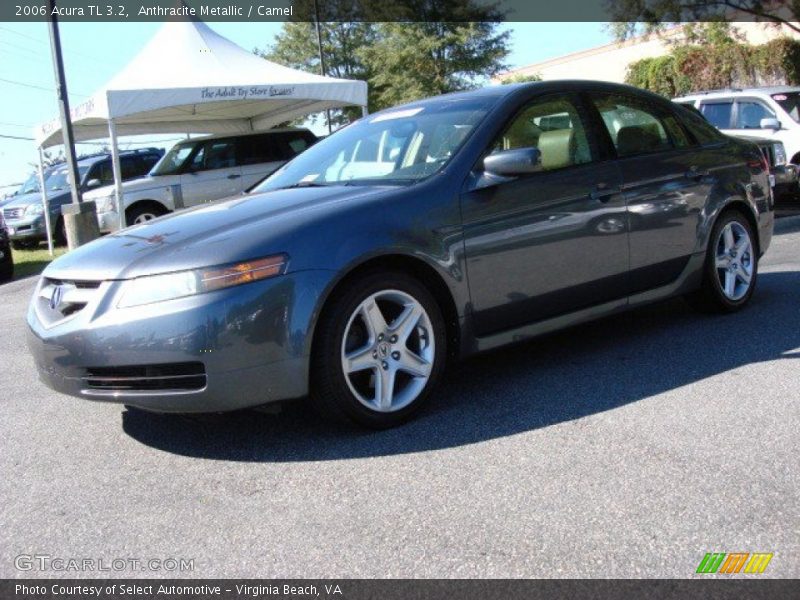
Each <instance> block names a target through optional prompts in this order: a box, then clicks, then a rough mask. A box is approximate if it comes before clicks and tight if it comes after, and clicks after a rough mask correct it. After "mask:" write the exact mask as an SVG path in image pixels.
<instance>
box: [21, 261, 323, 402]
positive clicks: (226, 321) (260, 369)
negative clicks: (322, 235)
mask: <svg viewBox="0 0 800 600" xmlns="http://www.w3.org/2000/svg"><path fill="white" fill-rule="evenodd" d="M326 280H327V272H324V271H303V272H300V273H290V274H287V275H283V276H280V277H276V278H274V279H269V280H265V281H260V282H255V283H250V284H245V285H241V286H238V287H234V288H229V289H225V290H219V291H216V292H210V293H207V294H199V295H197V296H192V297H189V298H183V299H177V300H170V301H167V302H159V303H154V304H150V305H146V306H139V307H136V308H130V309H118V308H115V306H116V304H117V301H118V293H119V288H120V285H121V282H118V281H112V282H104V283H102V284H101V285H100V288H98V290H97V294H96V297H95V298H94V299H93V300H91V301H89V302H88V303H87V305H86V306H85V308H83V309H82V310H80V311H78V312H76V313H75V314H73V315H71V316H68V317H66V318H64V319H63V320H61V321H56V322H48V319H47V318H42V311H43V310H44V309H42V308H41V307H40V305H39V304H37V302H38V294H39V290H40V289H41V287H42V282H40V285H39V286H37V291H36V293H35V294H34V299H33V300H32V302H31V305H30V307H29V309H28V317H27V318H28V326H29V329H28V346H29V348H30V351H31V353H32V355H33V357H34V361H35V363H36V367H37V370H38V372H39V376H40V379H41V380H42V381H43V382H44V383H45V384H46V385H47V386H49V387H51V388H52V389H54V390H56V391H59V392H62V393H65V394H69V395H72V396H76V397H79V398H84V399H87V400H98V401H105V402H117V403H124V404H128V405H132V406H136V407H139V408H143V409H146V410H152V411H158V412H219V411H228V410H235V409H239V408H246V407H251V406H258V405H261V404H265V403H268V402H273V401H279V400H287V399H291V398H297V397H301V396H304V395H305V394H307V393H308V370H309V353H310V338H311V333H310V332H311V329H312V323H313V318H314V315H315V310H316V303H317V299H318V297H319V294H320V291H321V290H322V289H323V287H324V285H325V281H326ZM184 363H194V364H197V363H202V365H203V367H204V369H205V374H206V380H205V385H204V386H203V387H202V388H199V389H192V390H174V389H98V388H97V387H93V386H92V385H91V377H90V372H92V370H95V372H96V370H98V369H119V368H126V367H138V366H144V365H173V364H175V365H178V364H184Z"/></svg>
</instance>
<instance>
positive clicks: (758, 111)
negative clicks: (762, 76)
mask: <svg viewBox="0 0 800 600" xmlns="http://www.w3.org/2000/svg"><path fill="white" fill-rule="evenodd" d="M675 102H677V103H678V104H689V105H692V106H694V107H695V108H696V109H697V110H699V111H700V112H701V113H703V116H704V117H705V118H706V119H707V120H708V121H709V122H710V123H711V124H712V125H714V126H716V127H717V128H718V129H720V130H722V132H723V133H727V134H730V135H735V136H737V137H754V138H766V139H773V140H778V141H780V142H783V145H784V147H785V148H786V153H787V155H788V156H789V162H792V163H794V164H796V165H798V164H800V87H789V86H780V87H763V88H750V89H743V90H739V89H732V90H719V91H713V92H700V93H697V94H690V95H688V96H683V97H681V98H675Z"/></svg>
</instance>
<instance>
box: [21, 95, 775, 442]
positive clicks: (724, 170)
mask: <svg viewBox="0 0 800 600" xmlns="http://www.w3.org/2000/svg"><path fill="white" fill-rule="evenodd" d="M387 138H391V139H393V140H400V141H401V142H402V143H400V144H397V145H395V144H393V147H395V146H399V147H400V151H399V152H397V153H396V154H395V157H394V163H393V166H392V168H391V170H390V171H388V172H386V171H385V169H384V168H383V167H382V168H381V170H380V171H379V172H378V173H375V174H370V173H363V172H362V173H359V174H358V175H353V176H352V177H350V175H351V174H354V170H348V169H346V168H345V169H332V168H331V167H332V166H333V165H338V164H340V160H341V157H342V154H343V153H344V155H345V156H349V157H350V158H349V159H348V160H350V161H355V160H356V159H355V158H354V157H353V155H352V154H348V149H350V148H353V147H354V146H357V145H359V144H364V145H366V146H374V144H380V142H381V140H385V139H387ZM382 162H383V161H382ZM345 166H346V165H345ZM384 166H385V165H384ZM342 173H344V174H345V175H344V176H343V175H342ZM768 177H769V174H768V170H767V165H766V163H765V161H764V157H763V156H762V154H761V153H760V152H759V150H758V148H757V147H756V146H755V145H754V144H752V143H749V142H743V141H741V140H736V139H734V138H731V137H728V136H724V135H722V134H721V133H719V132H718V131H717V130H716V129H715V128H714V127H712V126H710V125H709V124H708V123H707V122H706V121H704V120H703V119H700V118H698V117H696V116H695V115H693V114H692V113H690V112H689V111H685V110H683V109H681V108H680V107H677V106H675V105H674V104H673V103H671V102H669V101H668V100H665V99H663V98H660V97H659V96H656V95H654V94H651V93H649V92H644V91H642V90H638V89H636V88H632V87H629V86H622V85H615V84H610V83H599V82H588V81H574V82H569V81H566V82H565V81H549V82H541V83H532V84H520V85H509V86H496V87H491V88H486V89H483V90H478V91H474V92H466V93H459V94H451V95H445V96H440V97H436V98H431V99H428V100H423V101H419V102H415V103H413V104H409V105H406V106H402V107H397V108H393V109H389V110H386V111H383V112H380V113H377V114H374V115H371V116H369V117H366V118H364V119H361V120H360V121H358V122H356V123H355V124H352V125H350V126H348V127H346V128H344V129H342V130H340V131H338V132H336V133H334V134H333V135H331V136H330V137H328V138H327V139H326V140H324V141H323V142H320V143H318V144H316V145H315V146H313V147H312V148H310V149H309V150H308V151H306V152H304V153H303V154H301V155H299V156H298V157H297V158H295V159H294V160H292V161H291V162H289V163H288V164H286V165H284V166H283V167H281V168H280V169H278V170H277V171H276V172H275V173H274V174H273V175H272V176H271V177H269V178H268V179H266V180H265V181H264V182H263V183H261V184H260V185H259V186H257V187H256V189H255V190H253V191H252V192H251V193H250V194H247V195H243V196H239V197H237V198H232V199H229V200H227V201H225V202H218V203H214V204H212V205H209V206H206V207H199V208H197V209H195V210H190V211H185V212H183V213H177V214H174V215H169V216H166V217H163V218H161V219H157V220H155V221H153V222H150V223H146V224H142V225H140V226H137V227H131V228H127V229H125V230H123V231H119V232H117V233H115V234H113V235H110V236H106V237H104V238H102V239H100V240H96V241H94V242H92V243H90V244H87V245H85V246H82V247H80V248H78V249H77V250H74V251H72V252H70V253H69V254H66V255H65V256H62V257H60V258H58V259H56V260H55V261H54V262H53V263H51V264H50V265H49V266H48V267H47V268H46V269H45V271H44V273H43V276H42V278H41V281H40V282H39V284H38V286H37V288H36V291H35V293H34V297H33V299H32V301H31V304H30V308H29V311H28V315H27V319H28V324H29V334H30V335H29V345H30V350H31V352H32V353H33V355H34V357H35V362H36V364H37V366H38V371H39V374H40V376H41V377H42V379H43V380H44V381H45V382H46V383H47V385H49V386H51V387H52V388H54V389H56V390H59V391H62V392H65V393H68V394H72V395H74V396H77V397H80V398H85V399H92V400H101V401H107V402H120V403H125V404H127V405H132V406H135V407H140V408H143V409H147V410H153V411H167V412H169V411H173V412H208V411H223V410H232V409H238V408H244V407H249V406H255V405H259V404H263V403H267V402H273V401H279V400H286V399H291V398H299V397H303V396H305V395H307V394H309V393H310V395H311V396H310V397H311V399H312V401H313V403H314V404H315V405H316V406H317V407H318V408H319V409H320V410H321V411H322V412H323V413H324V414H326V415H329V416H332V417H334V418H337V419H345V420H351V421H355V422H357V423H360V424H362V425H365V426H368V427H377V428H380V427H389V426H392V425H396V424H398V423H400V422H402V421H404V420H406V419H408V418H409V417H411V415H413V414H414V413H416V412H417V411H418V410H419V409H420V407H421V406H422V405H423V404H424V402H425V400H426V399H428V398H430V396H431V392H432V390H433V389H435V387H436V385H437V383H438V382H439V380H440V377H441V375H442V371H443V369H444V367H445V362H446V360H447V358H448V357H449V356H467V355H470V354H473V353H476V352H480V351H482V350H487V349H490V348H495V347H497V346H501V345H504V344H508V343H512V342H518V341H522V340H527V339H530V338H532V337H534V336H537V335H540V334H543V333H546V332H549V331H553V330H556V329H559V328H562V327H566V326H570V325H574V324H577V323H581V322H584V321H587V320H590V319H594V318H597V317H601V316H606V315H610V314H615V313H618V312H620V311H623V310H626V309H629V308H632V307H636V306H640V305H642V304H646V303H649V302H654V301H657V300H661V299H665V298H670V297H673V296H679V295H687V296H688V297H689V298H690V300H691V302H692V303H693V304H695V305H698V306H700V307H702V308H703V309H705V310H715V311H718V312H722V313H727V312H732V311H736V310H738V309H741V308H742V307H743V306H745V305H746V304H747V303H748V301H749V300H750V298H751V296H752V294H753V290H754V289H755V285H756V277H757V273H758V260H759V257H760V256H761V255H762V254H763V253H764V252H765V251H766V250H767V248H768V247H769V245H770V240H771V237H772V229H773V223H774V212H773V207H772V195H771V194H770V191H769V181H768ZM732 327H733V325H732Z"/></svg>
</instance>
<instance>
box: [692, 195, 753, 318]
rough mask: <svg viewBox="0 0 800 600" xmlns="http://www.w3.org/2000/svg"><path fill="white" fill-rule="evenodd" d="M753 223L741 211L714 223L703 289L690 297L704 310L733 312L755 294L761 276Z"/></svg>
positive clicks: (735, 211) (729, 212)
mask: <svg viewBox="0 0 800 600" xmlns="http://www.w3.org/2000/svg"><path fill="white" fill-rule="evenodd" d="M755 239H756V238H755V235H754V233H753V228H752V227H751V225H750V222H749V221H748V220H747V219H746V218H745V216H744V215H743V214H742V213H740V212H739V211H738V210H731V211H728V212H726V213H724V214H723V215H722V216H721V217H720V218H719V219H718V220H717V222H716V223H715V224H714V228H713V229H712V230H711V236H710V239H709V242H708V250H707V251H706V258H705V263H704V266H703V283H702V285H701V287H700V289H699V290H698V291H697V292H695V293H693V294H691V295H690V296H687V300H688V301H689V303H690V304H691V305H692V306H694V307H695V308H697V309H698V310H701V311H703V312H714V313H731V312H735V311H737V310H740V309H741V308H743V307H744V306H745V305H746V304H747V303H748V302H749V301H750V298H751V297H752V296H753V291H754V290H755V287H756V280H757V278H758V248H757V246H756V242H755Z"/></svg>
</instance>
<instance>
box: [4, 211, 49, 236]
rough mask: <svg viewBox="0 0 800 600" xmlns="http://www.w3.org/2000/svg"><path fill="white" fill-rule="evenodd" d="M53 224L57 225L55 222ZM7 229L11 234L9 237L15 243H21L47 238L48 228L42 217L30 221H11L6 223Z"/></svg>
mask: <svg viewBox="0 0 800 600" xmlns="http://www.w3.org/2000/svg"><path fill="white" fill-rule="evenodd" d="M53 222H54V223H55V221H53ZM6 227H7V228H8V232H9V235H8V237H9V238H11V239H12V240H13V241H17V242H21V241H29V240H31V241H32V240H43V239H46V238H47V227H46V225H45V222H44V217H43V216H42V215H38V216H36V217H33V218H30V219H9V220H7V221H6ZM12 232H13V233H12Z"/></svg>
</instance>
